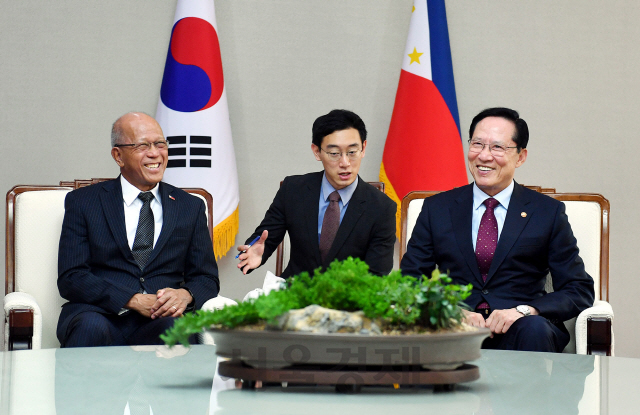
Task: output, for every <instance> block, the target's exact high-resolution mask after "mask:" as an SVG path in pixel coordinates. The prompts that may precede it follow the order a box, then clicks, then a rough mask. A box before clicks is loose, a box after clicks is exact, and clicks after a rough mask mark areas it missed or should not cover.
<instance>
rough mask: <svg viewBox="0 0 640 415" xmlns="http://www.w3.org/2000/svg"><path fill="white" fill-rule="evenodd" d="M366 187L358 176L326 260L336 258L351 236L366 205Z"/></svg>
mask: <svg viewBox="0 0 640 415" xmlns="http://www.w3.org/2000/svg"><path fill="white" fill-rule="evenodd" d="M367 185H368V184H367V183H365V182H364V181H362V179H361V178H360V176H358V185H357V186H356V190H355V191H354V192H353V195H351V199H350V200H349V206H347V211H346V212H345V213H344V217H343V218H342V222H340V227H339V228H338V233H336V238H335V239H334V240H333V244H331V249H329V252H328V253H327V258H335V257H336V256H337V254H338V251H340V248H342V245H344V243H345V242H346V241H347V237H348V236H349V234H351V231H353V228H355V226H356V224H357V223H358V220H359V219H360V216H362V214H363V213H364V211H365V208H366V203H367V199H366V197H365V194H366V190H365V188H364V186H367ZM316 217H317V215H316ZM324 265H328V264H324Z"/></svg>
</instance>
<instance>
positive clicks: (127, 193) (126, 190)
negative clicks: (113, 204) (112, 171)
mask: <svg viewBox="0 0 640 415" xmlns="http://www.w3.org/2000/svg"><path fill="white" fill-rule="evenodd" d="M120 186H121V187H122V199H123V200H124V203H125V204H126V205H127V206H131V204H132V203H133V202H135V200H136V199H137V198H138V195H139V194H140V192H141V190H140V189H138V188H137V187H135V186H134V185H132V184H131V183H129V182H128V181H127V179H125V178H124V176H123V175H120ZM150 192H151V193H153V197H155V199H156V200H157V201H158V203H159V202H160V186H159V185H158V184H156V185H155V187H154V188H153V189H151V190H150Z"/></svg>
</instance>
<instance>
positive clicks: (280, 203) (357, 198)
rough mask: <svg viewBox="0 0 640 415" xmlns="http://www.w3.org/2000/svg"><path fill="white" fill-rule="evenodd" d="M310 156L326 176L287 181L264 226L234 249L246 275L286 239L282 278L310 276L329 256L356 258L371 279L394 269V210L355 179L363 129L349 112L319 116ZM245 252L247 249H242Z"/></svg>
mask: <svg viewBox="0 0 640 415" xmlns="http://www.w3.org/2000/svg"><path fill="white" fill-rule="evenodd" d="M312 136H313V137H312V144H311V151H313V154H314V156H315V158H316V160H318V161H321V162H322V165H323V167H324V171H321V172H317V173H309V174H305V175H302V176H289V177H287V178H285V179H284V181H283V182H282V186H281V187H280V189H279V190H278V193H277V194H276V197H275V198H274V200H273V203H272V204H271V206H270V207H269V210H268V211H267V213H266V214H265V217H264V219H263V220H262V223H260V226H258V227H257V228H256V231H255V233H254V234H253V235H251V237H250V238H249V239H247V242H246V243H247V244H248V243H249V242H250V241H253V239H254V238H255V237H257V236H260V239H259V240H258V241H257V242H256V243H255V244H254V245H253V246H251V247H249V246H248V245H241V246H239V247H238V250H239V251H241V252H243V253H241V254H240V257H239V258H240V263H239V264H238V268H240V269H241V270H242V272H243V273H245V274H246V273H247V272H249V271H250V270H252V269H255V268H257V267H259V266H260V265H262V264H264V263H265V262H266V261H267V259H269V257H270V256H271V254H272V253H273V251H274V250H275V249H276V248H277V247H278V244H280V242H281V241H282V239H283V238H284V236H285V233H286V232H288V233H289V238H290V240H291V256H290V260H289V264H288V265H287V268H286V269H285V270H284V272H283V273H282V275H281V276H282V277H283V278H288V277H290V276H292V275H296V274H299V273H301V272H303V271H307V272H309V273H311V274H312V273H313V270H314V269H316V268H318V267H327V266H328V265H329V264H330V263H331V262H332V261H333V260H334V259H339V260H343V259H346V258H348V257H350V256H351V257H354V258H360V259H361V260H363V261H365V262H366V263H367V264H368V265H369V270H370V272H371V273H373V274H377V275H385V274H388V273H389V271H391V268H392V267H393V245H394V243H395V214H396V205H395V203H394V202H393V201H392V200H391V199H389V197H387V196H386V195H385V194H383V193H382V192H380V191H379V190H377V189H376V188H374V187H373V186H371V185H369V184H368V183H366V182H364V181H363V180H362V179H361V178H360V177H359V176H358V170H359V169H360V162H361V160H362V158H363V157H364V155H365V149H366V147H367V141H366V139H367V130H366V128H365V125H364V122H363V121H362V119H360V117H359V116H358V115H356V114H354V113H353V112H351V111H346V110H333V111H331V112H330V113H328V114H326V115H323V116H321V117H319V118H318V119H316V121H315V122H314V123H313V128H312ZM244 251H246V252H244Z"/></svg>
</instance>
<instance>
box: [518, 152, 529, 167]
mask: <svg viewBox="0 0 640 415" xmlns="http://www.w3.org/2000/svg"><path fill="white" fill-rule="evenodd" d="M526 160H527V149H526V148H523V149H522V150H520V153H519V154H518V161H516V168H518V167H520V166H522V165H523V164H524V162H525V161H526Z"/></svg>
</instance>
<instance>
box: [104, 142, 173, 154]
mask: <svg viewBox="0 0 640 415" xmlns="http://www.w3.org/2000/svg"><path fill="white" fill-rule="evenodd" d="M114 147H131V148H132V149H133V151H140V152H147V151H149V150H151V147H155V148H156V149H158V150H159V151H163V150H166V149H167V148H169V141H168V140H166V141H156V142H155V143H135V144H115V145H114Z"/></svg>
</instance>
